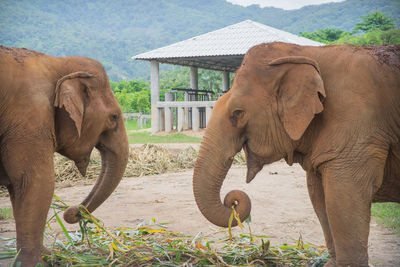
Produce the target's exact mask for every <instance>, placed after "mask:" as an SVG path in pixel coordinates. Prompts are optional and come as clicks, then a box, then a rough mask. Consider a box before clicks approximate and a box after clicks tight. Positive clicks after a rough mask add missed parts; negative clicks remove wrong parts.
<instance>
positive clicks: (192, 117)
mask: <svg viewBox="0 0 400 267" xmlns="http://www.w3.org/2000/svg"><path fill="white" fill-rule="evenodd" d="M179 92H183V93H184V97H183V99H184V101H178V93H179ZM213 96H214V92H212V91H207V90H197V89H191V88H173V89H172V90H169V91H167V92H166V94H165V101H159V102H157V109H158V116H157V117H158V120H157V121H158V122H155V123H157V124H158V127H157V128H158V130H159V131H162V130H165V131H166V132H170V131H172V130H174V129H176V130H178V131H182V130H186V129H192V130H194V131H198V130H199V129H200V128H205V127H206V125H207V123H208V121H209V119H210V116H211V112H212V108H213V107H214V104H215V102H216V101H212V100H211V99H213ZM181 99H182V97H181Z"/></svg>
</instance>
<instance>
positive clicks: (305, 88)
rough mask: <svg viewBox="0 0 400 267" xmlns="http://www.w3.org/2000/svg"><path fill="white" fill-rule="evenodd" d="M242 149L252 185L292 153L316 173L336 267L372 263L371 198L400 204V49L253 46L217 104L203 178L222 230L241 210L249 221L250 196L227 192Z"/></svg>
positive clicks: (203, 205)
mask: <svg viewBox="0 0 400 267" xmlns="http://www.w3.org/2000/svg"><path fill="white" fill-rule="evenodd" d="M242 148H243V149H244V151H245V154H246V159H247V168H248V171H247V177H246V181H247V182H250V181H251V180H252V179H254V177H255V176H256V174H257V173H258V172H259V171H260V170H261V169H262V168H263V166H264V165H265V164H269V163H272V162H274V161H277V160H280V159H282V158H284V159H285V160H286V161H287V163H288V164H289V165H292V164H293V163H300V165H301V166H302V167H303V169H304V170H305V171H306V173H307V185H308V191H309V195H310V199H311V202H312V204H313V206H314V210H315V212H316V214H317V216H318V218H319V221H320V223H321V226H322V229H323V231H324V236H325V240H326V245H327V248H328V250H329V253H330V255H331V260H330V261H329V262H328V263H327V264H326V266H368V234H369V222H370V215H371V212H370V209H371V203H372V202H387V201H392V202H400V46H398V45H397V46H394V45H387V46H376V47H355V46H324V47H306V46H305V47H302V46H298V45H293V44H286V43H269V44H260V45H257V46H255V47H253V48H251V49H250V50H249V51H248V52H247V53H246V55H245V57H244V59H243V62H242V64H241V66H240V68H239V69H238V70H237V72H236V75H235V79H234V82H233V85H232V88H231V89H230V91H229V92H228V93H226V94H225V95H224V96H222V97H221V98H220V99H219V100H218V101H217V103H216V104H215V106H214V109H213V113H212V115H211V118H210V121H209V123H208V125H207V129H206V132H205V135H204V138H203V142H202V144H201V146H200V151H199V155H198V158H197V161H196V164H195V169H194V174H193V191H194V196H195V199H196V203H197V205H198V207H199V209H200V211H201V212H202V213H203V215H204V216H205V217H206V218H207V219H208V220H209V221H211V222H212V223H214V224H217V225H219V226H224V227H226V226H227V224H228V218H229V215H230V213H231V208H232V206H236V208H237V210H238V212H239V214H240V216H241V219H242V220H243V219H245V218H246V217H247V216H248V214H249V213H250V199H249V198H248V197H247V195H246V194H245V193H244V192H240V191H234V194H235V195H234V196H232V195H230V196H229V197H227V198H226V199H229V201H226V200H225V201H224V203H222V202H221V199H220V195H219V194H220V189H221V186H222V183H223V181H224V179H225V176H226V174H227V171H228V170H229V168H230V166H231V163H232V158H233V157H234V155H235V154H236V153H237V152H239V151H240V150H241V149H242ZM271 230H272V229H271Z"/></svg>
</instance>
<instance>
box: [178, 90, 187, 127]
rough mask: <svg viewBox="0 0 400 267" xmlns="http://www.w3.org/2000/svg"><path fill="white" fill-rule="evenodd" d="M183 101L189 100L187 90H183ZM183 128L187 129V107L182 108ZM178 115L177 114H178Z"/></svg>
mask: <svg viewBox="0 0 400 267" xmlns="http://www.w3.org/2000/svg"><path fill="white" fill-rule="evenodd" d="M184 100H185V101H189V94H188V93H187V92H185V98H184ZM183 112H184V114H183V122H182V123H183V124H182V125H183V130H187V129H189V109H188V108H184V109H183ZM178 116H179V115H178Z"/></svg>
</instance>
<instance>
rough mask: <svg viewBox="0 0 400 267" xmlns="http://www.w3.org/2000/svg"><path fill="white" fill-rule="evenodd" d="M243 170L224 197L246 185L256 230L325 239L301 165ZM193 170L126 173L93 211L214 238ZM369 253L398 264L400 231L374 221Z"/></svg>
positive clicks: (111, 222) (5, 226) (3, 228)
mask: <svg viewBox="0 0 400 267" xmlns="http://www.w3.org/2000/svg"><path fill="white" fill-rule="evenodd" d="M182 146H186V145H168V146H166V147H169V148H170V149H179V148H181V147H182ZM196 146H197V145H196ZM245 174H246V168H245V167H233V168H232V169H231V170H230V171H229V173H228V176H227V179H226V180H225V182H224V185H223V188H222V192H221V197H222V198H223V197H224V196H225V194H226V193H227V192H229V191H230V190H233V189H240V190H243V191H245V192H246V193H247V194H248V195H249V196H250V198H251V200H252V212H251V216H252V223H251V228H252V232H253V234H260V235H267V236H269V238H270V240H271V244H272V245H281V244H282V243H284V242H288V243H293V242H295V240H297V239H298V237H299V235H300V234H301V235H302V237H303V240H304V241H306V242H311V243H313V244H315V245H323V244H324V239H323V234H322V230H321V227H320V225H319V222H318V219H317V217H316V215H315V213H314V210H313V208H312V206H311V202H310V200H309V197H308V193H307V188H306V183H305V173H304V171H303V170H302V169H301V167H300V166H299V165H295V166H292V167H289V166H288V165H287V164H286V163H285V162H277V163H274V164H271V165H269V166H265V167H264V169H263V170H262V171H261V172H260V173H259V174H258V175H257V177H256V178H255V179H254V180H253V181H252V183H250V184H246V183H245ZM192 175H193V170H188V171H185V172H179V173H168V174H162V175H155V176H146V177H141V178H124V179H123V180H122V182H121V184H120V185H119V186H118V188H117V190H116V191H115V192H114V193H113V194H112V196H111V197H110V198H109V199H108V200H107V201H106V202H105V203H104V204H103V205H102V206H101V207H99V208H98V209H97V210H96V211H95V212H94V215H95V216H97V217H98V218H100V219H102V220H103V221H104V223H105V225H106V226H107V227H116V226H128V227H134V226H135V225H136V224H138V223H140V222H142V221H143V220H151V219H152V218H154V219H155V220H156V221H157V222H168V226H169V229H170V230H172V231H177V232H183V233H186V234H188V235H192V236H195V235H196V234H197V233H199V232H202V233H203V235H204V236H207V235H208V236H209V238H215V237H216V236H215V233H216V231H217V230H218V229H217V228H216V227H215V226H213V225H212V224H211V223H209V222H208V221H207V220H206V219H205V218H204V217H203V216H202V215H201V213H200V212H199V210H198V208H197V206H196V204H195V201H194V197H193V193H192ZM91 188H92V186H91V185H88V186H75V187H70V188H62V189H56V194H57V195H58V196H59V197H61V199H63V200H64V201H65V202H67V203H69V204H71V205H72V204H79V203H80V201H82V200H83V199H84V197H85V196H86V195H87V194H88V193H89V191H90V189H91ZM9 205H10V202H9V199H8V198H6V197H3V198H0V207H5V206H9ZM50 213H52V212H50ZM68 228H69V229H70V230H74V229H75V230H77V229H78V228H79V226H78V225H69V226H68ZM56 230H57V231H61V229H57V228H56ZM235 231H236V232H238V231H239V232H240V231H242V230H240V229H235ZM0 232H1V233H0V236H15V231H14V222H13V221H12V220H9V221H0ZM245 232H246V233H247V232H248V231H247V230H246V231H245ZM218 235H227V233H226V232H222V233H219V234H218ZM369 254H370V263H371V264H372V265H374V266H400V236H399V235H396V234H394V233H391V232H389V231H388V230H387V229H385V228H383V227H381V226H380V225H377V224H376V222H374V221H372V222H371V232H370V238H369ZM1 262H2V261H0V263H1ZM4 263H6V262H3V264H4ZM3 266H7V265H3Z"/></svg>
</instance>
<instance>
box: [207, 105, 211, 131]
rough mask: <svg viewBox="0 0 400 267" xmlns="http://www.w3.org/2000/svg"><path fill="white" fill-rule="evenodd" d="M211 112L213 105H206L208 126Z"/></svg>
mask: <svg viewBox="0 0 400 267" xmlns="http://www.w3.org/2000/svg"><path fill="white" fill-rule="evenodd" d="M211 113H212V107H206V126H207V124H208V122H209V121H210V118H211Z"/></svg>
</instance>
